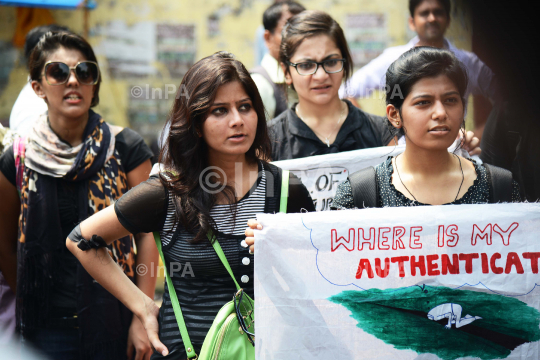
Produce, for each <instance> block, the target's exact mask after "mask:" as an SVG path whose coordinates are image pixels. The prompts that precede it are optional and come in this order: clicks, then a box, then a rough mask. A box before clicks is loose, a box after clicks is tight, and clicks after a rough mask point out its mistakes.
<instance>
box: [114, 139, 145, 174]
mask: <svg viewBox="0 0 540 360" xmlns="http://www.w3.org/2000/svg"><path fill="white" fill-rule="evenodd" d="M116 150H118V153H119V154H120V158H121V159H122V165H124V170H125V171H126V173H129V172H130V171H131V170H133V169H135V168H136V167H137V166H139V165H141V164H142V163H143V162H145V161H146V160H148V159H151V158H152V156H154V154H153V153H152V150H150V148H149V147H148V145H146V143H145V142H144V139H143V138H142V137H141V135H139V134H137V133H136V132H135V131H133V130H131V129H129V128H125V129H124V130H122V131H120V132H119V133H118V135H116Z"/></svg>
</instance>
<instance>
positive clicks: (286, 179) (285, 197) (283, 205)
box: [279, 170, 289, 214]
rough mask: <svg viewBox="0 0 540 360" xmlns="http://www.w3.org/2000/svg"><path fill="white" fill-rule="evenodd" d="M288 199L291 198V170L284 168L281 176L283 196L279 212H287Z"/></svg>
mask: <svg viewBox="0 0 540 360" xmlns="http://www.w3.org/2000/svg"><path fill="white" fill-rule="evenodd" d="M287 200H289V170H283V176H282V177H281V198H280V201H279V212H280V213H284V214H286V213H287Z"/></svg>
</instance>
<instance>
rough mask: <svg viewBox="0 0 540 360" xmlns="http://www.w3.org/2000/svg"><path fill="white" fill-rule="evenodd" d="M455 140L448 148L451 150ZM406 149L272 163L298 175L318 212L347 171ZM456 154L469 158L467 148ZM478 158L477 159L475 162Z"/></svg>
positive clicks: (385, 148)
mask: <svg viewBox="0 0 540 360" xmlns="http://www.w3.org/2000/svg"><path fill="white" fill-rule="evenodd" d="M457 145H458V142H457V141H456V143H454V144H453V145H452V146H451V147H450V148H448V151H454V150H455V149H456V146H457ZM404 150H405V145H399V146H394V147H391V146H383V147H378V148H371V149H363V150H354V151H345V152H340V153H336V154H327V155H317V156H310V157H306V158H301V159H292V160H281V161H274V162H273V164H275V165H276V166H279V167H280V168H282V169H285V170H290V171H291V172H292V173H293V174H294V175H296V176H298V177H299V178H300V180H302V183H303V184H304V185H305V186H306V188H307V189H308V191H309V193H310V195H311V198H312V199H313V202H314V203H315V209H316V210H317V211H325V210H330V205H332V200H333V199H334V196H335V195H336V190H337V186H338V185H339V184H340V183H342V182H343V181H345V180H347V177H348V176H349V174H352V173H354V172H356V171H358V170H362V169H364V168H367V167H369V166H376V165H379V164H380V163H382V162H384V161H385V160H386V159H387V158H388V156H396V155H398V154H401V153H402V152H403V151H404ZM456 154H457V155H461V156H463V157H469V155H468V154H467V152H466V151H462V150H458V151H456ZM478 160H479V159H477V161H478Z"/></svg>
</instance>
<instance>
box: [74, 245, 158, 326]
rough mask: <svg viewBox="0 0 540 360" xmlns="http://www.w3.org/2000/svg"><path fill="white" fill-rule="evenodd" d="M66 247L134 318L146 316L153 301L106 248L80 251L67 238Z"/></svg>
mask: <svg viewBox="0 0 540 360" xmlns="http://www.w3.org/2000/svg"><path fill="white" fill-rule="evenodd" d="M66 246H67V247H68V249H69V250H70V251H71V252H72V253H73V255H75V257H76V258H77V259H78V260H79V261H80V263H81V265H82V266H83V267H84V268H85V269H86V271H87V272H88V274H90V276H92V277H93V278H94V279H95V280H96V281H97V282H98V283H99V284H100V285H101V286H103V288H105V289H106V290H107V291H109V292H110V293H111V294H112V295H113V296H114V297H116V298H117V299H118V300H120V301H121V302H122V303H123V304H124V305H125V306H126V307H127V308H128V309H129V310H131V311H132V312H133V313H134V314H135V315H136V316H138V317H139V318H141V317H142V316H145V315H146V307H147V303H148V301H149V300H150V301H153V299H150V297H149V296H147V295H146V294H145V293H144V292H143V291H141V290H140V289H139V288H138V287H137V286H136V285H135V284H134V283H133V282H132V281H131V280H130V279H129V278H128V277H127V276H126V275H125V274H124V272H123V270H122V269H121V268H120V266H119V265H118V264H116V263H115V262H114V260H113V259H112V258H111V257H110V256H109V253H108V251H107V249H106V248H99V249H97V250H94V249H91V250H88V251H82V250H81V249H79V248H78V247H77V243H75V242H73V241H72V240H70V239H69V238H68V239H67V240H66Z"/></svg>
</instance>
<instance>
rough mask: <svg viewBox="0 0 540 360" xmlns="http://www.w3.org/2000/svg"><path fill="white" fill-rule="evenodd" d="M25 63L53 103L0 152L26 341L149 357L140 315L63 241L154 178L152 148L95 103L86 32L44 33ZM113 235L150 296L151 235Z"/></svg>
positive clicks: (49, 349) (2, 235)
mask: <svg viewBox="0 0 540 360" xmlns="http://www.w3.org/2000/svg"><path fill="white" fill-rule="evenodd" d="M29 68H30V77H31V79H32V88H33V89H34V91H35V93H36V94H37V95H38V96H39V97H41V98H42V99H44V100H45V102H46V104H47V109H48V111H47V112H46V113H44V114H43V115H41V117H39V119H36V121H35V122H34V127H33V129H32V130H31V132H30V135H29V136H28V138H24V139H22V138H21V139H18V140H16V141H15V144H14V146H13V147H10V148H8V149H7V150H6V152H5V153H4V154H3V155H2V157H1V158H0V196H1V198H2V206H1V207H0V266H1V269H2V272H3V274H4V275H5V277H6V279H7V281H8V283H9V285H10V287H11V288H12V289H13V290H14V291H16V296H17V309H16V312H17V327H18V330H19V331H20V333H21V338H22V341H23V344H24V345H25V347H26V346H30V347H35V348H36V349H37V350H40V351H42V352H43V353H45V354H46V355H48V356H50V357H51V358H53V359H115V360H116V359H124V358H127V357H130V358H131V357H132V355H133V354H134V349H135V350H136V352H137V356H139V357H143V356H145V355H146V356H149V354H150V352H151V346H150V343H149V341H148V339H147V337H146V333H145V331H144V328H143V326H142V323H141V322H140V321H139V320H138V319H137V318H133V317H132V314H131V312H130V311H129V310H128V309H127V308H126V307H125V306H123V305H122V304H121V303H120V302H119V301H118V300H116V299H114V298H113V297H112V296H111V295H110V294H109V293H108V292H107V291H106V290H105V289H103V287H101V285H99V284H98V283H96V282H95V281H94V280H93V279H92V278H91V277H90V276H89V275H88V273H87V272H86V271H85V270H84V269H83V268H82V266H80V264H79V262H78V261H77V259H76V258H75V257H74V256H73V255H72V254H71V253H70V252H69V251H67V249H66V248H65V246H64V244H65V238H66V236H67V235H68V234H69V233H70V231H71V229H73V227H74V226H75V225H77V224H78V223H79V222H80V221H82V220H84V219H86V218H87V217H89V216H91V215H92V214H95V213H98V212H99V211H101V210H103V209H105V208H106V207H107V206H109V205H110V204H112V203H113V202H114V201H116V200H118V199H119V198H120V197H121V196H122V195H123V194H124V193H126V192H127V191H128V190H129V188H130V187H133V186H135V185H137V184H139V183H140V182H141V181H143V180H146V179H147V178H148V174H149V172H150V169H151V165H150V158H151V157H152V153H151V151H150V149H149V148H148V147H147V146H146V145H145V143H144V141H143V139H142V138H141V136H140V135H138V134H137V133H135V132H134V131H132V130H130V129H123V128H121V127H118V126H114V125H111V124H109V123H107V122H106V121H105V120H104V119H103V118H102V117H101V116H100V115H99V114H97V113H95V112H94V111H93V110H92V109H91V108H92V107H93V106H95V105H97V104H98V102H99V87H100V83H101V74H100V70H99V65H98V62H97V59H96V56H95V55H94V52H93V50H92V47H91V46H90V44H88V42H86V40H84V39H83V38H82V37H80V36H78V35H75V34H73V33H65V32H59V33H53V32H49V33H47V34H45V35H44V36H43V37H42V38H41V39H40V41H39V42H38V44H37V45H36V47H35V48H34V50H33V51H32V53H31V55H30V60H29ZM114 240H115V241H114V242H112V243H111V245H110V246H109V251H110V253H111V254H112V256H113V258H114V261H115V262H116V263H117V264H118V265H119V267H118V268H119V269H120V270H119V271H122V272H124V273H125V274H126V276H128V277H129V279H130V281H134V282H135V283H136V284H137V286H138V287H139V288H140V289H141V291H144V292H145V293H146V294H148V295H149V296H152V295H153V293H154V287H155V279H153V278H152V277H151V276H150V275H148V276H139V275H137V274H136V268H137V266H138V265H142V266H145V267H147V268H150V267H151V266H153V264H156V263H157V260H158V257H157V255H158V254H157V251H156V249H155V245H154V244H153V240H152V238H151V237H149V236H148V235H139V236H137V237H136V238H135V240H134V239H133V237H132V236H131V235H130V234H128V233H126V234H123V235H122V236H119V237H116V238H115V239H114ZM135 242H136V248H137V250H138V253H137V254H136V252H135ZM115 266H116V265H115ZM134 286H135V285H134ZM104 324H107V326H104Z"/></svg>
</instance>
